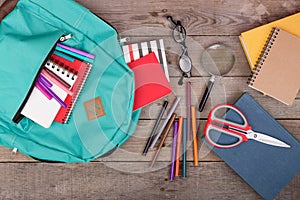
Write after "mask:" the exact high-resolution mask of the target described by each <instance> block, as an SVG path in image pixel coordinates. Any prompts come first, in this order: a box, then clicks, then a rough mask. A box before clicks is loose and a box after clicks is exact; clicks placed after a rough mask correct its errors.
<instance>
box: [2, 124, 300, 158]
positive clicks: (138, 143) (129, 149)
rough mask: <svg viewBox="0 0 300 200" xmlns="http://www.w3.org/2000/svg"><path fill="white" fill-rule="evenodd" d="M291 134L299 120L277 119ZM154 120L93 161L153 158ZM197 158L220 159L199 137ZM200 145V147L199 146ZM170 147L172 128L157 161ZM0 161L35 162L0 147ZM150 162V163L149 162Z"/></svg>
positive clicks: (190, 153) (190, 151)
mask: <svg viewBox="0 0 300 200" xmlns="http://www.w3.org/2000/svg"><path fill="white" fill-rule="evenodd" d="M278 121H279V123H280V124H282V125H283V126H284V127H285V128H286V129H287V130H288V131H289V132H290V133H292V135H294V136H295V137H296V138H297V139H298V140H299V141H300V121H299V120H278ZM154 123H155V121H154V120H140V121H139V124H138V126H137V129H136V132H135V133H134V134H133V135H132V137H130V138H129V140H128V141H127V142H125V144H124V145H123V146H121V147H120V148H119V149H118V150H117V151H115V152H114V153H112V154H111V155H110V156H108V157H104V158H99V159H97V160H96V161H95V162H102V161H104V162H112V161H115V162H123V161H126V162H131V161H132V162H137V161H140V162H148V163H149V162H150V161H151V160H152V158H153V155H154V152H155V150H153V149H150V150H149V152H148V154H147V156H142V152H143V149H144V147H145V143H146V140H147V138H148V136H149V134H150V131H151V130H152V127H153V125H154ZM199 124H200V128H198V137H199V138H200V137H201V136H202V134H203V129H204V125H205V120H198V122H197V125H199ZM199 144H200V145H199V158H200V161H201V162H213V161H221V159H220V158H219V157H218V156H217V155H215V153H214V152H212V151H211V150H210V149H209V148H208V147H207V146H206V145H202V141H201V140H200V139H199ZM200 146H201V148H200ZM171 148H172V130H171V131H170V133H169V135H168V137H167V139H166V141H165V145H164V148H163V149H162V151H161V153H160V155H159V157H158V161H166V162H170V160H171ZM187 160H188V161H192V160H193V146H192V144H191V141H190V142H189V143H188V152H187ZM0 162H36V161H35V160H33V159H32V158H30V157H27V156H25V155H23V154H22V153H17V154H11V149H8V148H5V147H0ZM149 164H150V163H149Z"/></svg>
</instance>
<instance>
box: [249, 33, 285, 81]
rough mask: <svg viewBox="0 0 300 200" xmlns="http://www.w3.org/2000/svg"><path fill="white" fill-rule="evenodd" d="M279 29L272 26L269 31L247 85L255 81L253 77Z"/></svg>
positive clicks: (256, 74)
mask: <svg viewBox="0 0 300 200" xmlns="http://www.w3.org/2000/svg"><path fill="white" fill-rule="evenodd" d="M279 31H280V29H279V28H273V30H272V31H271V33H270V35H269V37H268V39H267V42H266V44H265V46H264V48H263V50H262V52H261V55H260V56H259V59H258V61H257V63H256V68H255V70H254V72H253V73H252V75H251V77H250V78H249V80H248V85H249V86H253V84H254V82H255V79H256V77H257V76H258V74H259V72H260V70H261V68H262V66H263V64H264V62H265V60H266V58H267V56H268V54H269V52H270V50H271V48H272V45H273V43H274V42H275V39H276V37H277V35H278V33H279Z"/></svg>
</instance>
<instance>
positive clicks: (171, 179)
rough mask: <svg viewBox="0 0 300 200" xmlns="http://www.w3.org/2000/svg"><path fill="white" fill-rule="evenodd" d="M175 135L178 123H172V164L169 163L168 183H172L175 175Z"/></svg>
mask: <svg viewBox="0 0 300 200" xmlns="http://www.w3.org/2000/svg"><path fill="white" fill-rule="evenodd" d="M177 134H178V121H175V122H174V134H173V143H172V163H171V170H170V181H174V175H175V160H176V143H177Z"/></svg>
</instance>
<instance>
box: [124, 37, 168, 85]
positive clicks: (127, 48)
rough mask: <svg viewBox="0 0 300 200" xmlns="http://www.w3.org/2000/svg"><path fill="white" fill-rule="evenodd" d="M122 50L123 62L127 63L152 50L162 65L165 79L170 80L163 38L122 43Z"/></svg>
mask: <svg viewBox="0 0 300 200" xmlns="http://www.w3.org/2000/svg"><path fill="white" fill-rule="evenodd" d="M122 50H123V53H124V58H125V62H126V63H127V64H128V63H131V62H133V61H135V60H137V59H139V58H141V57H143V56H145V55H148V54H149V53H151V52H154V53H155V55H156V58H157V60H158V61H159V63H160V64H161V65H162V67H163V70H164V73H165V75H166V78H167V80H168V81H169V82H170V79H169V71H168V65H167V57H166V52H165V46H164V41H163V39H159V40H152V41H148V42H141V43H134V44H128V45H124V46H123V47H122Z"/></svg>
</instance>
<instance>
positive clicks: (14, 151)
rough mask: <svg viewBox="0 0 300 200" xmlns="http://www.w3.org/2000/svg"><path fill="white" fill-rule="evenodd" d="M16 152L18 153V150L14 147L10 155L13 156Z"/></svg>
mask: <svg viewBox="0 0 300 200" xmlns="http://www.w3.org/2000/svg"><path fill="white" fill-rule="evenodd" d="M17 152H18V148H16V147H15V148H13V150H12V151H11V154H12V155H15V154H16V153H17Z"/></svg>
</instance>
